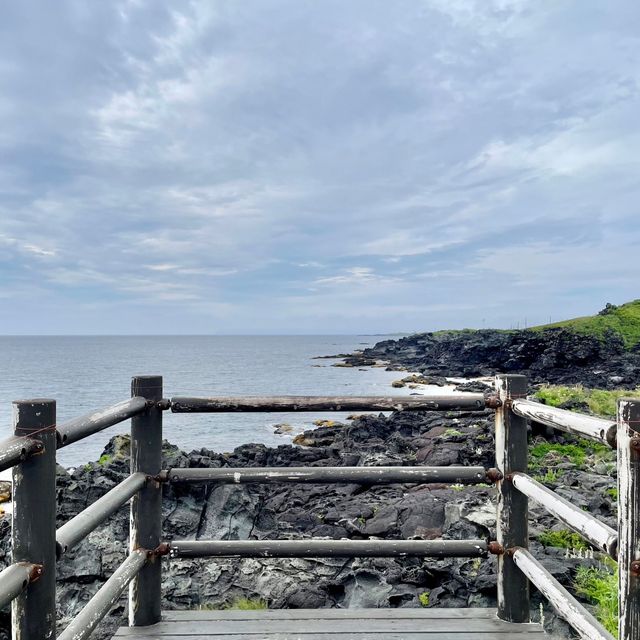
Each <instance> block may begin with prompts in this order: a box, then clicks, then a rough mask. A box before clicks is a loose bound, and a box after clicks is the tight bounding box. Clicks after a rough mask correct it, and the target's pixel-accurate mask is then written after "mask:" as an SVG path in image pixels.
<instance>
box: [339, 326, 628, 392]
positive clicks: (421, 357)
mask: <svg viewBox="0 0 640 640" xmlns="http://www.w3.org/2000/svg"><path fill="white" fill-rule="evenodd" d="M372 361H374V362H378V363H379V362H382V361H384V362H387V363H388V364H389V366H390V367H391V368H392V369H408V370H410V371H416V372H419V373H420V374H422V375H423V376H427V377H436V378H437V377H441V376H449V377H466V378H475V377H482V376H493V375H495V374H496V373H522V374H525V375H527V376H528V377H529V381H530V382H531V383H550V384H583V385H585V386H588V387H599V388H606V389H613V388H630V389H631V388H635V387H636V386H638V384H640V349H639V348H638V347H635V348H634V349H631V350H628V349H626V348H625V345H624V343H623V341H622V339H621V338H620V336H619V335H618V334H617V333H614V332H611V333H610V334H608V335H606V336H605V338H604V339H599V338H597V337H595V336H590V335H585V334H578V333H575V332H573V331H570V330H567V329H562V328H558V329H547V330H545V331H532V330H519V331H497V330H493V329H486V330H478V331H446V332H438V333H418V334H414V335H411V336H407V337H405V338H400V339H399V340H384V341H382V342H378V343H377V344H376V345H374V346H373V347H371V348H368V349H364V350H363V351H362V352H357V353H354V354H351V355H350V356H347V357H346V358H345V359H344V364H346V365H349V366H363V365H365V364H366V363H370V362H372Z"/></svg>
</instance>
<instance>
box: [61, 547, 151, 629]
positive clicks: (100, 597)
mask: <svg viewBox="0 0 640 640" xmlns="http://www.w3.org/2000/svg"><path fill="white" fill-rule="evenodd" d="M148 556H149V552H148V551H147V550H146V549H137V550H136V551H133V552H131V554H130V555H129V556H127V558H126V559H125V561H124V562H123V563H122V564H121V565H120V566H119V567H118V568H117V569H116V570H115V572H114V573H113V575H112V576H111V577H110V578H109V579H108V580H107V581H106V582H105V583H104V584H103V585H102V587H100V590H99V591H98V593H96V595H95V596H93V598H91V600H89V602H87V604H86V605H85V606H84V608H83V609H82V611H81V612H80V613H79V614H78V615H77V616H76V617H75V618H74V619H73V620H72V621H71V623H70V624H69V626H68V627H67V628H66V629H65V630H64V631H63V632H62V633H61V634H60V635H59V636H58V640H85V639H86V638H88V637H89V636H90V635H91V633H92V632H93V630H94V629H95V628H96V627H97V626H98V624H100V621H101V620H102V619H103V618H104V617H105V616H106V615H107V613H109V610H110V609H111V607H113V605H114V604H115V603H116V602H117V601H118V598H119V597H120V595H121V594H122V592H123V591H124V590H125V589H126V588H127V585H128V584H129V583H130V582H131V581H132V580H133V579H134V578H135V576H136V575H137V574H138V572H139V571H140V569H142V567H143V566H144V565H145V564H146V562H147V558H148Z"/></svg>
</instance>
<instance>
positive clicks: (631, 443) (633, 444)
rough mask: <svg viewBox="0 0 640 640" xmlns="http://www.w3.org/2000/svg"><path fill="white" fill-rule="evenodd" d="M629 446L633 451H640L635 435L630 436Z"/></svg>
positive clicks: (638, 440)
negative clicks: (633, 436)
mask: <svg viewBox="0 0 640 640" xmlns="http://www.w3.org/2000/svg"><path fill="white" fill-rule="evenodd" d="M629 446H630V447H631V448H632V449H633V450H634V451H640V438H638V437H637V436H636V437H635V438H631V440H630V441H629Z"/></svg>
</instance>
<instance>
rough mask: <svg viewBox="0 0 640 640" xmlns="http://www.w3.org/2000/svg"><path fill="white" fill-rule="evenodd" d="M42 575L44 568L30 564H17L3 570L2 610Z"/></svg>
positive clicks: (1, 576)
mask: <svg viewBox="0 0 640 640" xmlns="http://www.w3.org/2000/svg"><path fill="white" fill-rule="evenodd" d="M41 573H42V567H41V566H40V565H38V564H31V563H30V562H16V563H15V564H10V565H9V566H8V567H7V568H6V569H3V571H2V572H0V609H3V608H4V607H6V606H7V605H8V604H9V603H10V602H11V601H12V600H13V599H14V598H15V597H16V596H18V595H20V594H21V593H22V592H23V591H24V590H25V589H26V588H27V585H28V584H29V583H30V582H32V581H33V580H35V579H37V578H39V577H40V575H41Z"/></svg>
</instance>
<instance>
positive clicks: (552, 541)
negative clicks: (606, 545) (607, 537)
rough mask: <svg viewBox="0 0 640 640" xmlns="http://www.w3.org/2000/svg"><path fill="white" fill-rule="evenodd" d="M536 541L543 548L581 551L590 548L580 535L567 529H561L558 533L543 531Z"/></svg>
mask: <svg viewBox="0 0 640 640" xmlns="http://www.w3.org/2000/svg"><path fill="white" fill-rule="evenodd" d="M538 540H539V541H540V543H541V544H543V545H544V546H545V547H559V548H560V549H581V550H582V551H586V550H587V549H590V548H591V547H590V545H589V544H588V543H587V542H586V541H585V540H584V538H583V537H582V536H581V535H579V534H577V533H574V532H573V531H569V530H568V529H561V530H560V531H544V532H543V533H541V534H540V535H539V536H538Z"/></svg>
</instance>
